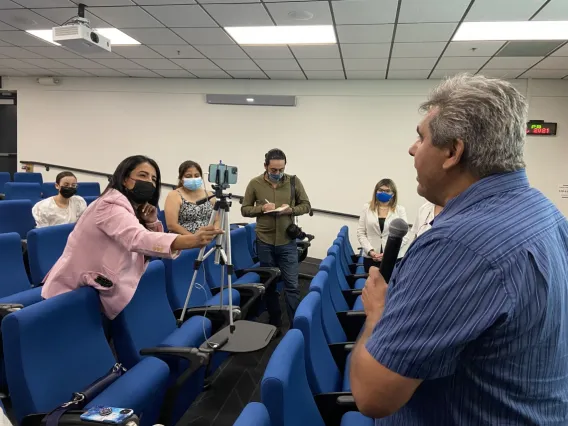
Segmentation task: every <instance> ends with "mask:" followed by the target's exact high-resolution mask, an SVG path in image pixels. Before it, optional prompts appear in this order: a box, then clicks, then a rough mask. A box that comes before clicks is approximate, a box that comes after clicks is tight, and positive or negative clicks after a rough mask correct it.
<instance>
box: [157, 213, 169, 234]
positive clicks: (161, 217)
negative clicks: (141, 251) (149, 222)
mask: <svg viewBox="0 0 568 426" xmlns="http://www.w3.org/2000/svg"><path fill="white" fill-rule="evenodd" d="M158 220H159V221H160V222H162V226H163V227H164V232H169V230H168V225H167V224H166V212H165V211H164V210H161V209H158Z"/></svg>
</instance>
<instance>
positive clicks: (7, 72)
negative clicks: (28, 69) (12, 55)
mask: <svg viewBox="0 0 568 426" xmlns="http://www.w3.org/2000/svg"><path fill="white" fill-rule="evenodd" d="M0 75H1V76H4V77H19V76H22V77H25V76H27V74H26V73H25V72H23V71H20V70H15V69H12V68H2V69H0Z"/></svg>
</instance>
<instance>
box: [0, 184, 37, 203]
mask: <svg viewBox="0 0 568 426" xmlns="http://www.w3.org/2000/svg"><path fill="white" fill-rule="evenodd" d="M4 195H5V196H6V200H30V201H31V202H32V204H36V203H38V202H39V201H41V184H39V183H25V182H7V183H5V184H4Z"/></svg>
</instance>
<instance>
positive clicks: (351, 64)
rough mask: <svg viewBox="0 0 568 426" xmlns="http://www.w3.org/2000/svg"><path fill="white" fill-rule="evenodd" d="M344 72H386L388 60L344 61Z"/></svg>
mask: <svg viewBox="0 0 568 426" xmlns="http://www.w3.org/2000/svg"><path fill="white" fill-rule="evenodd" d="M343 62H344V64H345V70H350V71H375V70H386V69H387V64H388V59H386V58H383V59H344V60H343Z"/></svg>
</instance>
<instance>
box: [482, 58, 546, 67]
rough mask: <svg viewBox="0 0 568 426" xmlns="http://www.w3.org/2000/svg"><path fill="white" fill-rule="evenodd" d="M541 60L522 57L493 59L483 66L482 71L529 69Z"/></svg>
mask: <svg viewBox="0 0 568 426" xmlns="http://www.w3.org/2000/svg"><path fill="white" fill-rule="evenodd" d="M541 59H542V58H533V57H529V58H524V57H522V56H515V57H512V58H504V57H499V58H493V59H491V60H490V61H489V62H488V63H487V65H485V67H484V68H483V69H484V70H485V69H489V70H491V69H493V70H495V69H498V70H514V69H527V68H529V67H532V66H533V65H534V64H536V63H537V62H538V61H540V60H541Z"/></svg>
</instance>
